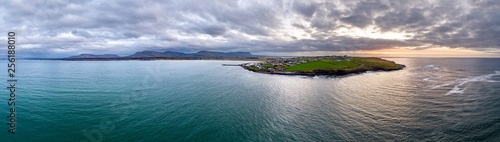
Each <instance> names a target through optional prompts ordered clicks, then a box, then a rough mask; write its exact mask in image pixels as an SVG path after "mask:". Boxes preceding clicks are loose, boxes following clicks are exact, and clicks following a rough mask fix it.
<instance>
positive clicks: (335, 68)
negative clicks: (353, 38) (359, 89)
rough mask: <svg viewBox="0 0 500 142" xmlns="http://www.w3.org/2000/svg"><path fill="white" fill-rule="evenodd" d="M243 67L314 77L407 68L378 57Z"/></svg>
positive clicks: (274, 61)
mask: <svg viewBox="0 0 500 142" xmlns="http://www.w3.org/2000/svg"><path fill="white" fill-rule="evenodd" d="M242 67H243V68H245V69H247V70H250V71H254V72H261V73H270V74H285V75H307V76H314V75H346V74H352V73H361V72H366V71H391V70H399V69H402V68H404V67H405V66H404V65H401V64H396V63H395V62H393V61H388V60H384V59H381V58H376V57H349V56H320V57H298V58H270V59H267V60H265V61H263V62H260V63H247V64H243V65H242Z"/></svg>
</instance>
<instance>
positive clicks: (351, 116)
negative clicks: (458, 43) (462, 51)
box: [0, 58, 500, 142]
mask: <svg viewBox="0 0 500 142" xmlns="http://www.w3.org/2000/svg"><path fill="white" fill-rule="evenodd" d="M388 59H389V60H393V61H396V62H397V63H401V64H405V65H407V68H405V69H404V70H399V71H392V72H369V73H364V74H359V75H351V76H344V77H337V78H327V77H314V78H311V77H301V76H280V75H268V74H259V73H253V72H249V71H246V70H244V69H242V68H240V67H228V66H221V64H223V63H243V62H245V61H33V60H21V61H18V65H17V67H18V70H17V75H18V76H17V77H18V80H19V81H18V83H17V87H18V89H17V96H16V99H17V102H16V109H17V113H16V115H17V132H16V134H15V135H12V134H9V133H8V132H7V129H8V125H7V124H6V123H7V121H8V119H7V117H1V118H2V119H0V122H4V123H2V125H0V129H1V131H3V132H0V141H19V142H22V141H27V142H28V141H116V142H121V141H387V140H394V141H500V135H499V134H500V59H453V58H435V59H427V58H388ZM2 64H5V67H2V70H4V72H0V75H1V76H2V78H3V79H4V80H5V81H1V82H2V83H1V84H0V85H1V86H4V87H7V82H6V79H7V78H6V77H7V73H6V70H7V69H6V68H7V67H6V64H7V63H6V62H5V61H4V62H2ZM0 91H1V94H3V95H1V96H0V97H1V98H0V100H2V103H0V104H2V105H0V113H1V114H2V116H7V115H8V112H7V111H8V106H7V99H8V91H7V89H6V88H4V89H1V90H0Z"/></svg>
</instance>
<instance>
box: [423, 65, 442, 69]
mask: <svg viewBox="0 0 500 142" xmlns="http://www.w3.org/2000/svg"><path fill="white" fill-rule="evenodd" d="M424 69H432V70H439V69H441V68H440V66H436V65H432V64H431V65H426V66H424Z"/></svg>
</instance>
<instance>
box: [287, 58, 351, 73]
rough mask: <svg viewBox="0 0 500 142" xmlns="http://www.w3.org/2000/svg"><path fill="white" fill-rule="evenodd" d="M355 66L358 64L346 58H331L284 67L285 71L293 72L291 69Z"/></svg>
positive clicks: (305, 69)
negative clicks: (340, 59)
mask: <svg viewBox="0 0 500 142" xmlns="http://www.w3.org/2000/svg"><path fill="white" fill-rule="evenodd" d="M357 66H359V64H357V63H354V62H351V61H347V60H342V61H337V60H333V59H323V60H319V61H312V62H307V63H302V64H298V65H295V66H291V67H288V68H286V69H285V71H288V72H293V71H311V70H316V69H347V68H353V67H357Z"/></svg>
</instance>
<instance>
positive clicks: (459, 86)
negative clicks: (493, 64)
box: [432, 71, 500, 95]
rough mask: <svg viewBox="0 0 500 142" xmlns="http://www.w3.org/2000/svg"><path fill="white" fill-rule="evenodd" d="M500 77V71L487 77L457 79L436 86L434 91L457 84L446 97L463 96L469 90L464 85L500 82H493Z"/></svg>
mask: <svg viewBox="0 0 500 142" xmlns="http://www.w3.org/2000/svg"><path fill="white" fill-rule="evenodd" d="M497 75H500V71H495V73H492V74H485V75H480V76H471V77H467V78H461V79H457V80H455V81H450V82H447V83H445V84H442V85H438V86H434V87H433V88H432V89H436V88H440V87H444V86H448V85H452V84H456V85H455V86H454V87H453V88H452V89H451V90H450V91H448V93H446V94H445V95H451V94H462V93H464V92H465V90H467V87H465V88H463V86H464V85H466V84H468V83H471V82H500V81H497V80H491V78H492V77H493V76H497Z"/></svg>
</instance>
